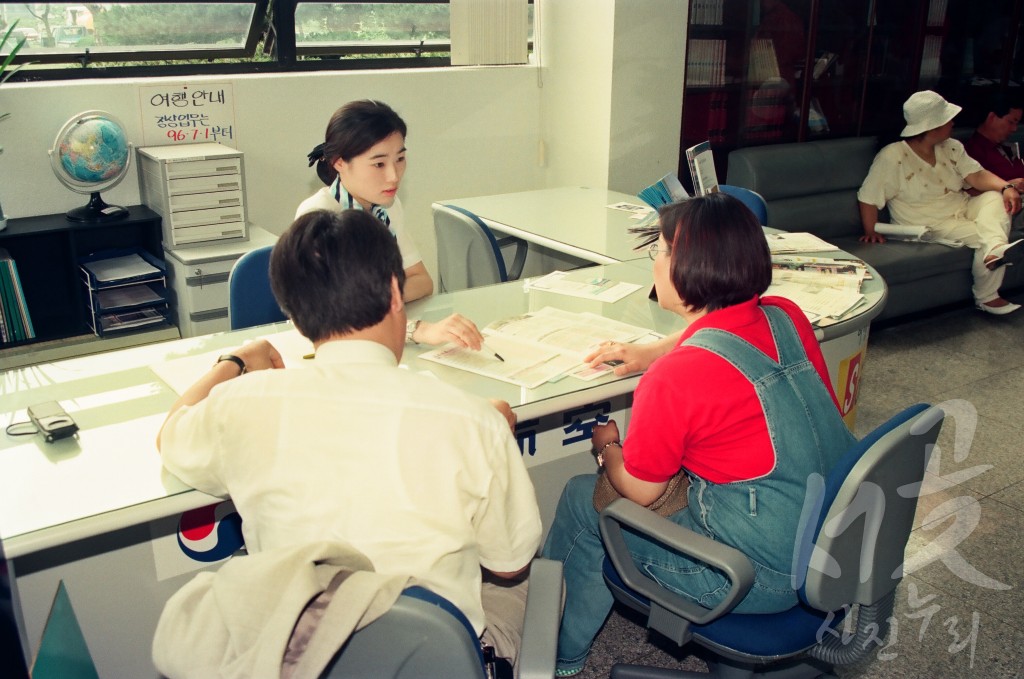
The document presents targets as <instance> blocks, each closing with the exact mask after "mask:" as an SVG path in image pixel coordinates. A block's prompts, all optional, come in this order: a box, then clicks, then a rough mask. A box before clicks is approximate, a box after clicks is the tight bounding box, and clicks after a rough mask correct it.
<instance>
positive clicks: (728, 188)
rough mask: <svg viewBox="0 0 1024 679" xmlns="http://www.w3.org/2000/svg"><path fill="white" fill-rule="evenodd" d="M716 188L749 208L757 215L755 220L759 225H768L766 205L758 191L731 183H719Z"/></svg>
mask: <svg viewBox="0 0 1024 679" xmlns="http://www.w3.org/2000/svg"><path fill="white" fill-rule="evenodd" d="M718 190H719V191H721V192H722V193H727V194H729V195H730V196H732V197H733V198H736V199H738V200H739V201H740V202H741V203H743V204H744V205H746V206H747V207H748V208H750V211H751V212H753V213H754V216H755V217H757V221H758V222H760V223H761V226H767V225H768V205H767V204H766V203H765V202H764V197H763V196H762V195H761V194H760V193H758V192H757V191H752V190H751V189H745V188H743V187H742V186H732V185H731V184H719V185H718Z"/></svg>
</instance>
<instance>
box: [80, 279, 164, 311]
mask: <svg viewBox="0 0 1024 679" xmlns="http://www.w3.org/2000/svg"><path fill="white" fill-rule="evenodd" d="M96 299H97V300H99V303H100V308H101V309H114V308H117V307H126V306H134V305H136V304H148V303H150V302H162V301H163V297H161V296H160V295H158V294H157V293H156V292H155V291H154V290H153V289H152V288H150V287H149V286H148V285H145V284H142V285H139V284H135V285H125V286H123V287H120V288H108V289H106V290H100V291H99V292H97V293H96Z"/></svg>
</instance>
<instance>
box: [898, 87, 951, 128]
mask: <svg viewBox="0 0 1024 679" xmlns="http://www.w3.org/2000/svg"><path fill="white" fill-rule="evenodd" d="M961 110H963V108H962V107H960V106H957V105H956V104H951V103H949V102H948V101H946V100H945V99H943V98H942V97H940V96H939V95H938V94H936V93H935V92H932V91H931V90H923V91H921V92H914V93H913V94H912V95H910V98H909V99H907V101H906V102H905V103H904V104H903V119H904V120H906V121H907V126H906V127H904V128H903V131H902V132H900V136H901V137H913V136H914V135H918V134H921V133H922V132H927V131H928V130H934V129H935V128H936V127H942V126H943V125H945V124H946V123H948V122H949V121H950V120H952V119H953V118H955V117H956V114H957V113H960V111H961Z"/></svg>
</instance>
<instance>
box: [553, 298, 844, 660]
mask: <svg viewBox="0 0 1024 679" xmlns="http://www.w3.org/2000/svg"><path fill="white" fill-rule="evenodd" d="M760 308H761V310H762V311H763V312H764V313H765V315H766V317H767V319H768V323H769V326H770V327H771V331H772V336H773V338H774V340H775V345H776V347H777V349H778V354H779V361H778V363H776V362H775V361H772V360H771V359H770V358H769V357H767V356H765V355H764V354H763V353H762V352H761V351H759V350H758V349H757V348H755V347H754V346H753V345H751V344H750V343H749V342H747V341H746V340H743V339H740V338H739V337H737V336H735V335H733V334H732V333H729V332H726V331H724V330H718V329H715V328H705V329H703V330H699V331H697V332H696V333H694V334H693V336H691V337H690V338H689V339H687V340H686V342H684V344H686V345H688V346H696V347H700V348H703V349H706V350H708V351H711V352H713V353H715V354H717V355H719V356H721V357H722V358H724V359H725V360H727V361H729V363H731V364H732V365H733V366H735V367H736V368H737V369H738V370H739V371H740V372H741V373H743V375H744V376H745V377H746V378H747V379H748V380H750V382H751V383H752V384H753V386H754V389H755V391H756V393H757V397H758V399H759V400H760V402H761V406H762V408H763V409H764V413H765V419H766V421H767V425H768V432H769V434H770V436H771V440H772V444H773V446H774V449H775V451H776V454H777V465H776V467H775V468H774V469H772V470H771V472H769V473H768V474H767V475H766V476H763V477H760V478H757V479H752V480H748V481H740V482H735V483H728V484H716V483H711V482H708V481H705V480H704V479H701V478H698V477H694V476H692V475H691V484H690V490H689V506H688V507H687V508H686V509H684V510H682V511H679V512H677V513H675V514H673V515H672V516H671V517H670V520H671V521H674V522H675V523H678V524H680V525H682V526H686V527H687V528H690V529H691V530H693V531H695V532H698V533H702V534H704V535H707V536H708V537H711V538H713V539H716V540H719V541H720V542H725V543H727V544H731V545H740V546H742V551H743V552H744V553H746V554H747V555H748V556H749V557H750V558H751V560H752V561H753V562H754V578H755V580H754V586H753V587H752V588H751V590H750V592H749V593H748V594H747V596H746V597H745V598H744V599H743V601H742V602H741V603H740V604H739V605H738V606H737V607H736V609H735V610H737V611H739V612H747V613H753V612H772V611H779V610H785V609H786V608H789V607H790V606H792V605H793V604H794V603H796V600H797V596H796V592H795V591H794V590H793V585H792V583H791V580H790V573H791V563H792V560H793V550H794V542H795V537H796V524H797V521H798V519H799V515H800V510H801V507H802V506H803V502H804V491H805V488H806V486H807V477H808V476H809V475H810V474H812V473H819V474H822V475H826V474H827V472H828V470H829V469H830V468H831V467H832V465H833V464H834V463H835V461H836V460H837V459H838V458H839V457H840V456H841V455H842V454H843V453H844V452H846V450H847V449H848V448H849V447H850V446H851V445H853V443H854V441H855V439H854V437H853V435H852V434H851V433H850V431H849V429H847V427H846V424H845V423H844V422H843V420H842V418H841V417H840V416H839V412H838V411H837V410H836V407H835V404H834V403H833V401H832V398H831V396H829V393H828V389H827V388H826V387H825V385H824V384H823V383H822V381H821V379H820V378H819V376H818V372H817V370H815V368H814V365H813V364H812V363H811V362H810V360H809V359H808V358H807V356H806V355H805V353H804V349H803V344H802V343H801V341H800V337H799V335H798V334H797V332H796V329H795V328H794V326H793V323H792V321H790V319H789V317H788V316H787V315H786V312H785V311H783V310H782V309H779V308H778V307H773V306H761V307H760ZM595 479H596V477H595V476H593V475H587V476H578V477H575V478H573V479H571V480H570V481H569V483H568V484H567V485H566V487H565V490H564V491H563V493H562V497H561V499H560V500H559V505H558V510H557V512H556V515H555V521H554V525H552V527H551V531H550V532H549V534H548V538H547V542H546V543H545V545H544V549H543V554H544V556H545V557H547V558H552V559H559V560H560V561H562V562H563V563H564V564H565V571H564V572H565V581H566V594H567V600H566V605H565V612H564V614H563V616H562V627H561V630H560V632H559V639H558V667H559V668H560V669H561V670H562V671H567V670H569V671H571V670H573V669H575V668H577V667H582V665H583V663H584V662H585V660H586V657H587V654H588V653H589V651H590V644H591V643H592V642H593V640H594V637H595V636H596V635H597V632H598V631H599V630H600V629H601V625H603V624H604V620H605V618H606V617H607V615H608V612H609V611H610V610H611V606H612V603H613V602H612V596H611V592H609V591H608V588H607V586H606V585H605V584H604V580H603V577H602V575H601V563H602V561H603V559H604V546H603V544H602V543H601V537H600V534H599V532H598V527H597V517H598V514H597V512H595V511H594V508H593V506H592V504H591V497H592V495H593V491H594V481H595ZM625 537H626V543H627V544H628V546H629V549H630V552H631V554H632V555H633V561H634V562H635V563H636V564H637V567H639V568H640V570H641V571H643V572H645V573H646V574H648V575H649V576H651V577H653V578H655V579H656V580H658V581H659V582H660V583H661V584H662V585H664V586H665V587H667V588H668V589H670V590H672V591H674V592H676V593H678V594H680V595H683V596H686V597H688V598H691V599H693V600H694V601H697V602H699V603H700V604H702V605H704V606H706V607H708V608H713V607H714V606H715V605H716V604H717V603H718V602H719V601H721V600H722V598H723V597H724V596H725V593H726V591H727V590H728V587H729V581H728V579H727V578H726V577H725V576H724V575H723V574H722V573H721V572H719V571H717V570H715V569H712V568H709V567H707V566H705V565H704V564H702V563H700V562H697V561H694V560H691V559H689V558H687V557H685V556H682V555H679V554H676V553H675V552H671V551H669V550H666V549H664V548H663V547H660V546H659V545H657V544H655V543H653V542H649V541H647V540H643V539H641V538H639V537H637V536H636V535H634V534H630V533H628V532H627V533H626V534H625ZM723 537H724V538H725V539H723Z"/></svg>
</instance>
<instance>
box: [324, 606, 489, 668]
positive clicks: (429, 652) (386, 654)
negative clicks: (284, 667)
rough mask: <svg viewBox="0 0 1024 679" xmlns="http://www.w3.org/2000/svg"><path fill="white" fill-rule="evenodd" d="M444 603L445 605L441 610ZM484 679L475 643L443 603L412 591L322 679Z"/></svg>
mask: <svg viewBox="0 0 1024 679" xmlns="http://www.w3.org/2000/svg"><path fill="white" fill-rule="evenodd" d="M445 604H447V606H445ZM363 677H378V678H380V679H420V678H421V677H466V678H467V679H472V678H473V677H481V678H482V677H484V666H483V657H482V655H481V652H480V642H479V640H478V639H477V638H476V634H475V633H474V632H473V628H472V627H471V626H470V625H469V622H468V621H467V620H466V617H465V616H464V615H462V613H461V612H460V611H459V610H458V609H456V608H455V607H454V606H452V605H451V604H450V603H448V601H447V600H446V599H443V598H441V597H438V596H437V595H435V594H433V593H431V592H429V591H428V590H425V589H423V588H422V587H411V588H409V589H407V590H406V591H405V592H404V593H403V594H402V596H400V597H398V600H397V601H396V602H395V603H394V605H393V606H392V607H391V608H390V609H389V610H388V612H387V613H385V614H384V615H383V616H381V617H380V618H378V619H377V620H375V621H373V622H372V623H371V624H370V625H368V626H366V627H364V628H363V629H361V630H359V631H358V632H356V633H355V634H354V635H352V637H351V638H350V639H349V641H348V642H347V643H346V644H345V645H344V646H343V647H342V648H341V650H340V651H339V652H338V655H337V656H336V657H335V659H334V660H333V661H332V663H331V665H330V666H329V668H328V670H327V671H326V672H325V673H324V674H322V675H321V679H356V678H363Z"/></svg>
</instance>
